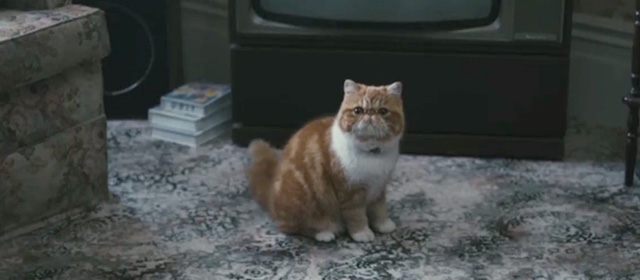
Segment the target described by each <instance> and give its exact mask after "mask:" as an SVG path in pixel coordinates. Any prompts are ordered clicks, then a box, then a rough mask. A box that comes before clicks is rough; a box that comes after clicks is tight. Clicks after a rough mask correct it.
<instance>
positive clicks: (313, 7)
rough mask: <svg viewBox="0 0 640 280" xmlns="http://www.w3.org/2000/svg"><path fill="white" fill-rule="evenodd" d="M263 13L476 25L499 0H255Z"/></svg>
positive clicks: (308, 20)
mask: <svg viewBox="0 0 640 280" xmlns="http://www.w3.org/2000/svg"><path fill="white" fill-rule="evenodd" d="M253 6H254V9H256V12H258V13H259V14H260V15H261V16H262V17H264V18H266V19H269V20H273V21H278V22H282V23H288V24H295V25H312V26H313V25H318V26H322V25H324V26H326V25H334V26H336V27H347V26H350V25H357V26H359V27H362V26H367V25H371V26H381V25H384V26H396V27H397V26H398V25H401V26H403V27H406V26H407V25H412V26H420V27H422V28H435V29H440V28H448V27H460V26H464V27H474V26H484V25H487V24H490V23H491V22H493V21H494V20H495V19H496V18H497V16H498V15H499V12H500V11H499V10H500V1H499V0H393V1H390V0H322V1H300V0H255V1H253Z"/></svg>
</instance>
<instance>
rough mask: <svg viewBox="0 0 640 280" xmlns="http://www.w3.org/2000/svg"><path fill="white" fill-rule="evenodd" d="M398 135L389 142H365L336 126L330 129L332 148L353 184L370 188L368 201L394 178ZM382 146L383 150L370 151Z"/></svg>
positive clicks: (397, 152) (376, 196) (375, 196)
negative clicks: (381, 143) (377, 151)
mask: <svg viewBox="0 0 640 280" xmlns="http://www.w3.org/2000/svg"><path fill="white" fill-rule="evenodd" d="M398 145H399V138H398V139H393V140H392V141H390V142H389V143H386V144H384V145H380V144H378V143H362V142H358V141H357V140H355V139H354V138H353V137H351V136H350V135H349V134H346V133H344V132H343V131H342V130H340V128H339V127H338V126H337V125H334V126H333V127H332V129H331V149H332V150H333V152H334V153H335V155H336V156H337V158H338V160H339V161H340V163H341V164H342V167H343V170H344V173H345V177H346V179H347V181H348V183H349V184H350V185H356V184H362V185H365V186H366V187H367V200H368V201H372V200H374V199H376V198H378V196H379V195H380V194H381V192H382V191H383V189H384V187H385V184H387V183H388V182H389V180H390V179H391V173H392V172H393V170H394V168H395V166H396V162H397V161H398V154H399V146H398ZM373 148H380V153H376V154H373V153H369V152H367V151H368V150H370V149H373Z"/></svg>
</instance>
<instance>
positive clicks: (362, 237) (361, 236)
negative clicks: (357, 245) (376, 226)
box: [351, 227, 375, 242]
mask: <svg viewBox="0 0 640 280" xmlns="http://www.w3.org/2000/svg"><path fill="white" fill-rule="evenodd" d="M351 238H353V240H355V241H356V242H371V241H373V239H374V238H375V235H374V234H373V231H371V229H370V228H369V227H365V228H364V229H362V230H360V231H358V232H356V233H354V234H352V235H351Z"/></svg>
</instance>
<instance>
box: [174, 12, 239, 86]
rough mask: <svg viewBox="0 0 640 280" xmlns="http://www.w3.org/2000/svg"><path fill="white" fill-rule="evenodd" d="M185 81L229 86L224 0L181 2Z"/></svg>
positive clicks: (226, 24) (227, 41)
mask: <svg viewBox="0 0 640 280" xmlns="http://www.w3.org/2000/svg"><path fill="white" fill-rule="evenodd" d="M180 6H181V16H182V44H183V46H182V48H183V57H182V58H183V64H184V66H183V67H184V77H185V81H187V82H189V81H198V80H205V81H210V82H219V83H229V82H230V74H229V40H228V30H227V26H228V23H227V0H181V5H180Z"/></svg>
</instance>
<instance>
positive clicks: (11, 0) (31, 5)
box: [0, 0, 71, 10]
mask: <svg viewBox="0 0 640 280" xmlns="http://www.w3.org/2000/svg"><path fill="white" fill-rule="evenodd" d="M69 4H71V0H0V9H4V8H6V9H18V10H44V9H53V8H58V7H62V6H64V5H69Z"/></svg>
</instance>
